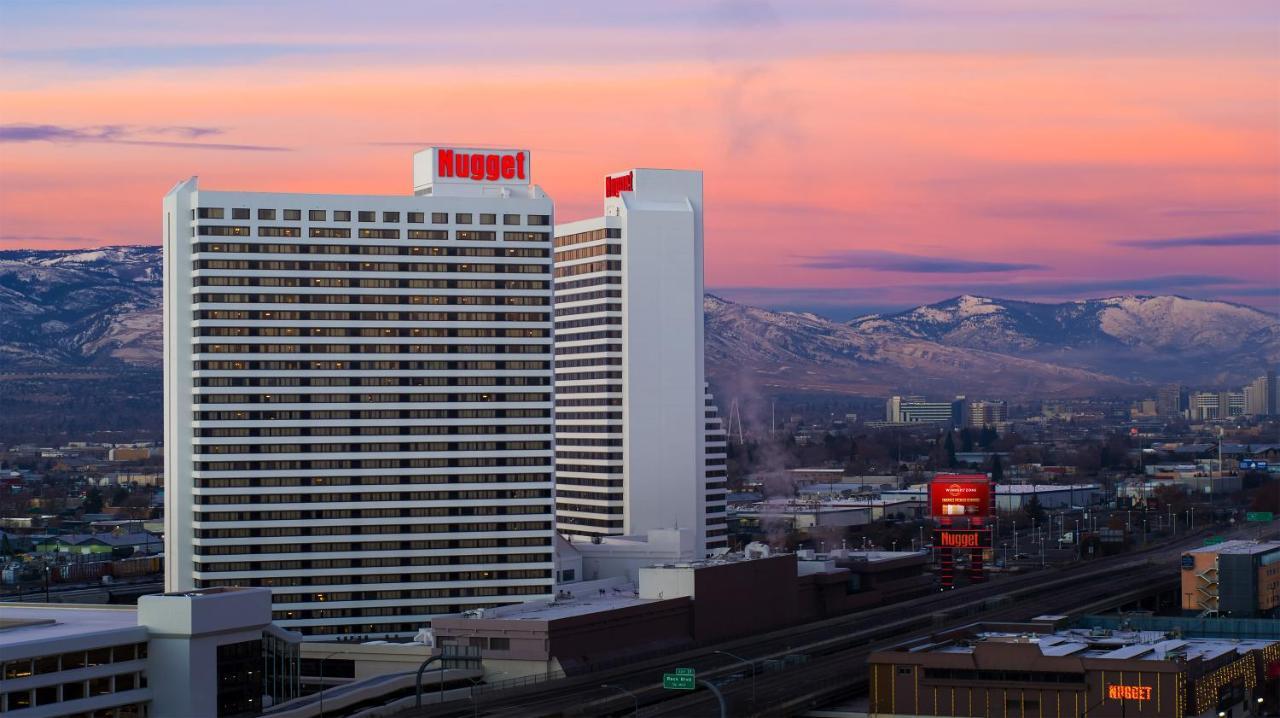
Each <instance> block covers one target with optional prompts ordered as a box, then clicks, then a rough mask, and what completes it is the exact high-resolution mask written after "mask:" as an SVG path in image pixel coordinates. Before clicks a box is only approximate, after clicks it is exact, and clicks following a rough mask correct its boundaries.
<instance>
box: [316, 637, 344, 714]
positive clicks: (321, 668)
mask: <svg viewBox="0 0 1280 718" xmlns="http://www.w3.org/2000/svg"><path fill="white" fill-rule="evenodd" d="M339 653H342V651H332V652H330V653H328V654H325V656H324V657H323V658H321V659H320V676H319V683H320V694H319V695H320V718H324V662H325V661H327V660H329V658H330V657H332V656H336V655H338V654H339Z"/></svg>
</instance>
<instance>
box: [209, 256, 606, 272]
mask: <svg viewBox="0 0 1280 718" xmlns="http://www.w3.org/2000/svg"><path fill="white" fill-rule="evenodd" d="M192 264H193V265H194V268H195V269H234V270H242V271H247V270H254V271H266V272H424V273H425V272H437V273H443V272H480V273H487V274H503V273H506V274H545V273H547V272H548V271H549V270H550V268H551V267H550V265H547V264H473V263H465V264H459V263H454V262H435V263H430V264H422V263H417V262H321V261H315V262H309V261H292V260H290V261H276V260H266V259H261V260H259V259H197V260H196V261H195V262H193V263H192ZM580 266H587V265H580ZM557 271H559V270H557ZM557 276H558V275H557Z"/></svg>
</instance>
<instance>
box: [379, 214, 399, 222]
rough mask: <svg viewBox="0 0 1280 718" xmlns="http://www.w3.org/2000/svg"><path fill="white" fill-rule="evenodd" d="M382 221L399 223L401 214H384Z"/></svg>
mask: <svg viewBox="0 0 1280 718" xmlns="http://www.w3.org/2000/svg"><path fill="white" fill-rule="evenodd" d="M382 221H383V222H399V221H400V213H399V212H383V213H382Z"/></svg>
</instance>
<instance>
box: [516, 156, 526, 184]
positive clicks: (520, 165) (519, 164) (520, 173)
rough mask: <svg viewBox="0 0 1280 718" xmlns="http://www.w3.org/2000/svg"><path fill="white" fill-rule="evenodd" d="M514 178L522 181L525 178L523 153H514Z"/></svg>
mask: <svg viewBox="0 0 1280 718" xmlns="http://www.w3.org/2000/svg"><path fill="white" fill-rule="evenodd" d="M516 177H517V178H518V179H524V178H525V177H524V153H523V152H517V153H516Z"/></svg>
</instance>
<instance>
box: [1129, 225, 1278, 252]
mask: <svg viewBox="0 0 1280 718" xmlns="http://www.w3.org/2000/svg"><path fill="white" fill-rule="evenodd" d="M1112 244H1114V245H1116V246H1118V247H1137V248H1138V249H1182V248H1185V247H1277V248H1280V229H1275V230H1269V231H1265V232H1236V233H1230V234H1209V235H1201V236H1196V237H1166V238H1164V239H1123V240H1120V241H1117V242H1112Z"/></svg>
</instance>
